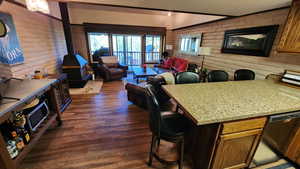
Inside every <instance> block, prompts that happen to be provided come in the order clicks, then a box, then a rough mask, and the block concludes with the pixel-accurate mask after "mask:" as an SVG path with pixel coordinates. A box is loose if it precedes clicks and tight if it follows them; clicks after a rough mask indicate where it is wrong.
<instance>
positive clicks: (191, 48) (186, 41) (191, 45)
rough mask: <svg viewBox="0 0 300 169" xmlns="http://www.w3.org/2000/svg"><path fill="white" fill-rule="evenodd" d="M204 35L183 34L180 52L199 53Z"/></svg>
mask: <svg viewBox="0 0 300 169" xmlns="http://www.w3.org/2000/svg"><path fill="white" fill-rule="evenodd" d="M201 37H202V35H194V36H193V35H183V36H182V37H181V39H180V52H181V53H187V54H195V55H196V54H197V53H198V50H199V47H200V44H201Z"/></svg>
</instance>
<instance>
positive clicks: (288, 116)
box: [269, 111, 300, 123]
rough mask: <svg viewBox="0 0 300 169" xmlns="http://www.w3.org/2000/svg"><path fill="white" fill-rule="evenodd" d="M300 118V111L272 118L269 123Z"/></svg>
mask: <svg viewBox="0 0 300 169" xmlns="http://www.w3.org/2000/svg"><path fill="white" fill-rule="evenodd" d="M296 118H300V111H296V112H290V113H284V114H279V115H274V116H270V119H269V123H274V122H278V121H285V120H291V119H296Z"/></svg>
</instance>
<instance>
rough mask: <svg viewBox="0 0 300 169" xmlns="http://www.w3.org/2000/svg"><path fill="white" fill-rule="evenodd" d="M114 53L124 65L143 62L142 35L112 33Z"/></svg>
mask: <svg viewBox="0 0 300 169" xmlns="http://www.w3.org/2000/svg"><path fill="white" fill-rule="evenodd" d="M112 43H113V55H114V56H118V60H119V62H120V63H121V64H124V65H130V66H132V65H141V64H142V36H140V35H119V34H113V35H112Z"/></svg>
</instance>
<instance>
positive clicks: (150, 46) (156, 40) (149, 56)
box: [145, 35, 162, 63]
mask: <svg viewBox="0 0 300 169" xmlns="http://www.w3.org/2000/svg"><path fill="white" fill-rule="evenodd" d="M161 46H162V41H161V36H158V35H146V45H145V57H146V58H145V62H146V63H157V62H158V61H159V60H160V58H161V48H162V47H161Z"/></svg>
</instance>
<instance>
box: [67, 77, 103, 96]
mask: <svg viewBox="0 0 300 169" xmlns="http://www.w3.org/2000/svg"><path fill="white" fill-rule="evenodd" d="M102 85H103V80H90V81H88V82H87V84H86V85H85V86H84V88H71V89H70V94H71V95H82V94H99V93H100V90H101V88H102Z"/></svg>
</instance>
